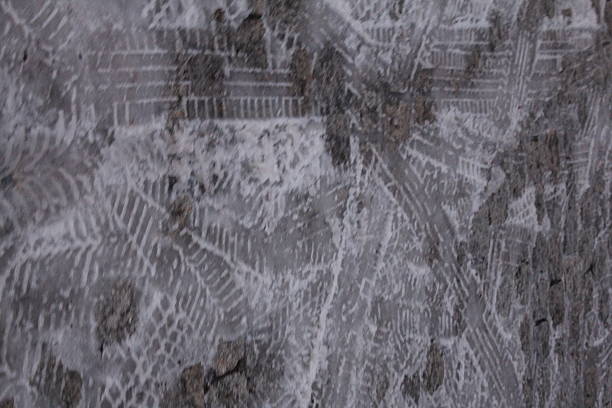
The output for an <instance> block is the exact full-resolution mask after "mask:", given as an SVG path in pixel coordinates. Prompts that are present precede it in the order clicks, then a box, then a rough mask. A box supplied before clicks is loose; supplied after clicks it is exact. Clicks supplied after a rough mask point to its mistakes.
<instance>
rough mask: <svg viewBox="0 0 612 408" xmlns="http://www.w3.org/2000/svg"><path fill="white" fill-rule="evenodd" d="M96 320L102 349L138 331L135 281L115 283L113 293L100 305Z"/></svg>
mask: <svg viewBox="0 0 612 408" xmlns="http://www.w3.org/2000/svg"><path fill="white" fill-rule="evenodd" d="M96 322H97V326H96V334H97V336H98V339H99V340H100V343H101V346H100V347H101V349H103V348H104V346H105V345H108V344H113V343H121V342H122V341H124V340H125V339H127V338H128V337H130V336H131V335H132V334H134V332H136V325H137V322H138V301H137V293H136V289H135V288H134V284H133V283H131V282H128V281H119V282H116V283H115V284H114V285H113V287H112V289H111V293H110V294H109V295H108V296H107V297H106V298H104V299H103V300H102V301H101V303H100V304H99V305H98V310H97V316H96Z"/></svg>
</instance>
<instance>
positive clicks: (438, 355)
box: [423, 341, 444, 394]
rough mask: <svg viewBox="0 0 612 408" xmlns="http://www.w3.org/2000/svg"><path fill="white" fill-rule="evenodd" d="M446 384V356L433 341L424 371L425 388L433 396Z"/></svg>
mask: <svg viewBox="0 0 612 408" xmlns="http://www.w3.org/2000/svg"><path fill="white" fill-rule="evenodd" d="M443 382H444V354H443V352H442V349H441V348H440V346H439V345H438V344H437V343H436V342H434V341H432V342H431V344H430V346H429V350H428V351H427V362H426V363H425V370H424V371H423V387H424V388H425V390H426V391H427V392H428V393H429V394H433V393H434V392H436V391H437V390H438V388H440V386H441V385H442V383H443Z"/></svg>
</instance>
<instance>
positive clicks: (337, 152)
mask: <svg viewBox="0 0 612 408" xmlns="http://www.w3.org/2000/svg"><path fill="white" fill-rule="evenodd" d="M350 137H351V134H350V122H349V118H348V116H347V115H346V114H344V113H335V114H332V115H329V116H328V117H327V120H326V122H325V148H326V150H327V152H328V153H329V154H330V156H331V158H332V163H333V164H334V166H337V167H343V166H346V165H347V164H348V163H349V160H350V158H351V139H350Z"/></svg>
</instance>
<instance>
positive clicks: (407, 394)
mask: <svg viewBox="0 0 612 408" xmlns="http://www.w3.org/2000/svg"><path fill="white" fill-rule="evenodd" d="M401 390H402V395H403V396H404V398H411V399H412V401H414V403H415V405H416V406H418V405H419V398H420V396H421V376H420V375H419V373H418V372H416V373H414V374H413V375H412V377H408V376H407V375H405V376H404V380H403V381H402V388H401Z"/></svg>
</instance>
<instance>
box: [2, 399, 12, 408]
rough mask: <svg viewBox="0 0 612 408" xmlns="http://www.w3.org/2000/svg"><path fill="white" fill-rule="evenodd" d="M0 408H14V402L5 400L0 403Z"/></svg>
mask: <svg viewBox="0 0 612 408" xmlns="http://www.w3.org/2000/svg"><path fill="white" fill-rule="evenodd" d="M0 408H15V402H14V400H13V399H12V398H9V399H5V400H3V401H1V402H0Z"/></svg>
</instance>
